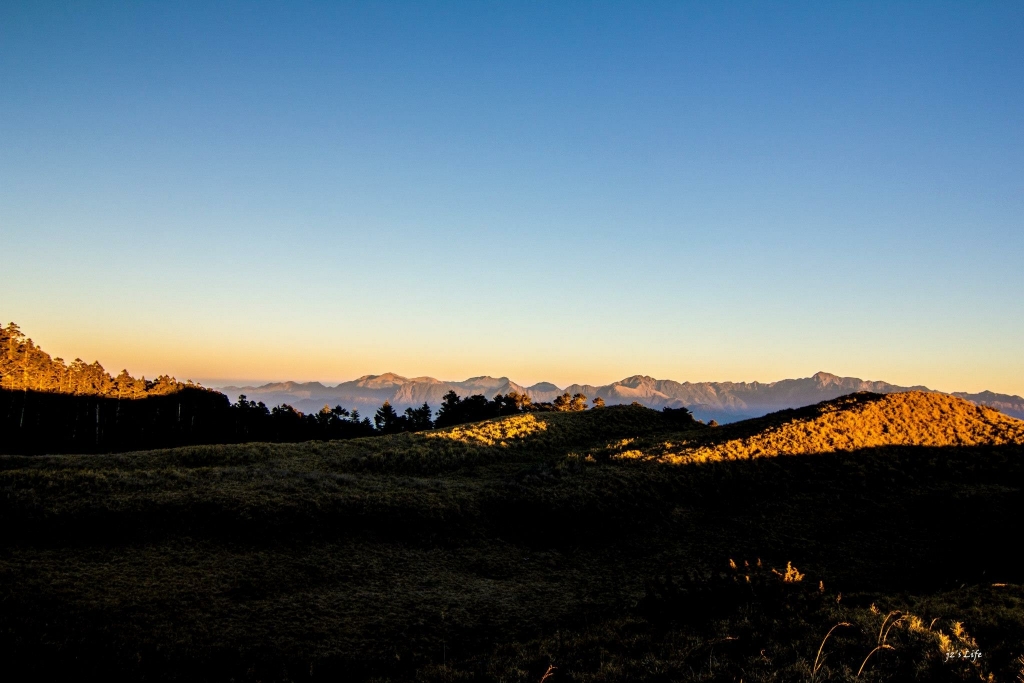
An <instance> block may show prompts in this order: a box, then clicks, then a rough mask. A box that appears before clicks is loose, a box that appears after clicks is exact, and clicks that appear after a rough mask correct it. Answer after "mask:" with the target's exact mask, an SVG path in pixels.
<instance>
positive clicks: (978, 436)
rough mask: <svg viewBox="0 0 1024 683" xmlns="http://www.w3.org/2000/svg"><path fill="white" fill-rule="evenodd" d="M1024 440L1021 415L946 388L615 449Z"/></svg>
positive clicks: (827, 449) (705, 458)
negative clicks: (703, 436)
mask: <svg viewBox="0 0 1024 683" xmlns="http://www.w3.org/2000/svg"><path fill="white" fill-rule="evenodd" d="M1005 444H1024V421H1021V420H1017V419H1015V418H1012V417H1008V416H1006V415H1004V414H1003V413H1000V412H998V411H996V410H992V409H991V408H986V407H983V406H977V405H974V404H973V403H970V402H968V401H965V400H963V399H960V398H955V397H953V396H947V395H945V394H932V393H925V392H919V391H912V392H907V393H900V394H888V395H885V396H879V397H878V398H877V399H875V400H867V401H865V400H863V398H862V397H857V396H856V395H854V396H849V397H843V398H840V399H836V400H834V401H829V402H828V403H824V404H821V405H820V406H819V412H817V414H814V415H812V416H810V417H804V418H797V419H794V420H791V421H789V422H785V423H782V424H779V425H775V426H771V427H769V428H767V429H765V430H763V431H760V432H758V433H756V434H753V435H751V436H746V437H742V438H734V439H730V440H727V441H721V442H708V441H706V440H700V441H691V442H687V441H683V442H681V443H677V444H671V443H665V444H660V445H659V446H657V447H654V448H650V449H647V450H645V451H639V450H636V449H635V448H634V449H632V450H627V451H624V452H620V453H618V454H616V455H615V456H613V457H615V458H617V459H623V460H638V459H639V460H656V461H659V462H665V463H672V464H685V463H696V462H717V461H722V460H746V459H749V458H767V457H774V456H778V455H804V454H813V453H833V452H836V451H853V450H858V449H862V448H876V447H881V446H981V445H985V446H991V445H1005Z"/></svg>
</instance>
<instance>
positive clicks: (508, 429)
mask: <svg viewBox="0 0 1024 683" xmlns="http://www.w3.org/2000/svg"><path fill="white" fill-rule="evenodd" d="M547 428H548V425H547V423H546V422H543V421H541V420H538V419H537V418H536V417H535V416H534V415H532V414H530V413H527V414H525V415H514V416H512V417H506V418H501V419H497V420H488V421H487V422H477V423H473V424H468V425H459V426H457V427H452V428H451V429H446V430H444V431H439V432H431V433H427V434H424V436H425V437H426V438H428V439H449V440H451V441H459V442H461V443H468V444H474V445H477V446H494V445H501V446H503V445H505V444H507V443H508V442H509V441H512V440H515V439H522V438H524V437H527V436H530V435H532V434H536V433H538V432H543V431H544V430H546V429H547Z"/></svg>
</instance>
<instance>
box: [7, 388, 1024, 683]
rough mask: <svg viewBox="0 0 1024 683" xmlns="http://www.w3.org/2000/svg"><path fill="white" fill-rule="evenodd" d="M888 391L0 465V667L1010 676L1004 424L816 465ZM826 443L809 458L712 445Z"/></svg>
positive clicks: (503, 677)
mask: <svg viewBox="0 0 1024 683" xmlns="http://www.w3.org/2000/svg"><path fill="white" fill-rule="evenodd" d="M880 400H882V399H881V397H872V396H863V397H856V398H854V399H851V400H849V401H848V402H847V403H845V404H836V405H835V406H833V407H831V408H830V407H828V406H825V407H821V406H819V407H817V408H811V409H807V410H803V411H786V412H785V413H782V414H778V415H773V416H768V417H767V418H763V419H761V420H755V421H748V422H746V423H738V424H736V425H730V426H727V427H705V426H703V425H700V424H698V423H695V422H693V421H692V420H684V419H682V418H681V416H680V415H674V414H667V413H659V412H655V411H652V410H648V409H645V408H640V407H629V406H622V407H611V408H604V409H601V410H588V411H586V412H576V413H557V412H553V413H522V414H516V415H512V416H509V417H504V418H497V419H494V420H491V421H489V422H483V423H475V424H469V425H462V426H455V427H451V428H448V429H444V430H434V431H430V432H424V433H418V434H412V433H403V434H397V435H389V436H376V437H370V438H360V439H351V440H347V441H332V442H309V443H304V444H268V443H248V444H241V445H221V446H192V447H185V448H177V449H173V450H163V451H149V452H141V453H124V454H111V455H91V456H70V455H69V456H42V457H39V456H37V457H17V456H6V457H3V458H0V519H2V520H3V524H2V525H0V657H2V658H3V661H4V662H5V665H4V666H5V668H7V669H8V670H11V671H15V670H17V671H22V672H24V674H23V675H24V677H25V678H26V679H32V678H38V679H40V680H47V679H54V678H58V677H61V678H70V677H72V676H74V677H75V678H79V677H82V676H83V675H89V674H99V675H102V676H104V678H105V679H106V680H218V681H220V680H225V681H226V680H236V681H257V680H260V681H276V680H294V681H304V680H331V681H337V680H375V681H524V682H525V681H540V680H541V679H542V677H543V676H545V674H547V675H548V678H547V682H548V683H558V682H561V681H567V682H568V681H595V682H596V681H678V680H693V681H712V680H714V681H719V680H722V681H740V680H743V681H747V682H750V681H854V680H858V681H909V680H927V681H983V680H990V679H989V677H990V676H993V677H994V678H993V679H992V680H1000V681H1015V680H1016V677H1017V676H1018V674H1019V673H1020V670H1021V662H1020V660H1019V657H1020V656H1021V655H1024V588H1022V583H1024V568H1022V565H1021V563H1020V561H1019V559H1018V555H1019V548H1020V543H1021V538H1024V498H1022V496H1021V485H1022V482H1024V468H1022V461H1021V456H1022V455H1024V447H1022V446H1021V445H1020V443H1019V441H1017V440H1016V439H1017V438H1018V437H1017V436H1014V434H1017V432H1013V429H1015V427H1014V425H1010V427H1009V428H1008V429H1010V431H1009V432H1007V431H1006V429H1007V428H1006V425H1005V424H1003V423H998V424H997V423H996V422H994V421H993V422H992V423H991V424H989V423H987V422H985V420H987V419H989V418H990V417H991V416H989V417H986V414H982V413H978V414H977V415H974V414H973V413H972V414H971V415H974V416H973V417H971V415H968V416H967V417H963V416H960V417H958V418H957V420H959V422H956V425H957V427H956V430H954V432H955V434H954V436H955V439H957V440H958V441H957V443H962V444H968V445H953V443H949V444H945V445H933V446H913V445H902V446H881V447H870V448H859V449H857V450H851V451H843V452H828V449H829V446H828V443H829V441H830V439H833V437H832V436H829V435H828V434H827V433H825V432H822V430H825V429H827V425H828V424H838V425H842V421H841V419H842V417H843V416H844V415H846V414H847V411H849V410H853V409H860V408H863V407H864V406H866V405H869V404H872V402H877V401H880ZM954 400H955V399H954ZM872 405H873V404H872ZM869 407H870V406H869ZM829 410H832V412H831V413H829V412H828V411H829ZM944 410H945V408H942V407H936V408H935V413H934V416H933V415H929V416H928V417H927V418H926V420H934V421H935V422H936V423H940V422H943V421H945V422H949V421H950V420H951V419H953V418H951V417H950V415H949V414H948V412H943V411H944ZM865 414H867V413H865ZM965 415H966V414H965ZM961 418H963V419H961ZM968 418H970V419H971V420H974V422H975V423H977V424H974V423H971V422H970V421H969V420H968ZM900 419H903V420H904V421H903V423H900V424H905V423H906V420H905V419H904V418H900ZM992 419H993V420H994V419H995V418H992ZM897 422H898V421H895V420H894V421H893V422H892V425H896V424H897ZM780 425H781V426H780ZM821 425H826V426H825V427H822V426H821ZM963 425H967V427H964V426H963ZM971 425H973V427H972V426H971ZM881 426H882V427H885V429H884V430H883V429H881V428H879V430H878V431H879V433H885V434H890V433H895V432H897V431H898V430H897V429H895V427H892V426H891V425H890V423H888V422H887V423H885V424H884V425H881ZM868 427H871V426H870V425H869V426H868ZM997 428H998V429H1003V432H999V433H1000V434H1004V433H1005V434H1010V437H1007V438H1004V439H1002V445H979V444H981V443H982V441H981V440H982V439H990V440H992V441H993V442H995V441H998V439H994V438H991V434H994V433H996V432H994V431H993V430H997ZM814 429H817V430H818V431H819V433H818V434H817V435H816V438H817V441H816V443H817V442H820V443H821V444H823V445H822V446H821V448H818V451H817V452H813V453H808V454H806V455H789V456H779V457H757V455H756V454H755V455H753V456H751V457H746V456H743V455H742V454H741V455H736V456H734V457H730V459H723V460H717V459H716V458H715V457H713V455H714V454H715V453H718V452H719V451H718V450H716V449H721V452H730V453H734V452H735V453H741V450H740V447H739V446H736V445H735V444H747V445H748V446H749V445H750V444H755V445H756V444H762V442H763V443H768V439H767V437H762V436H761V435H764V434H769V435H771V434H782V435H783V437H784V439H783V437H779V439H783V441H779V443H784V444H789V445H788V446H786V447H787V448H796V447H797V446H799V444H798V443H797V442H795V441H793V439H794V438H796V437H794V436H793V434H798V433H802V432H803V431H807V432H810V431H812V430H814ZM872 429H873V427H872V428H866V431H865V434H866V435H868V436H865V437H864V438H865V439H868V438H869V437H870V438H874V437H871V436H870V435H871V434H873V433H874V432H873V431H872ZM970 429H973V430H974V431H973V432H971V431H970ZM786 430H788V431H786ZM965 430H966V431H965ZM965 434H967V435H968V436H965ZM969 434H975V435H980V436H977V438H974V437H970V436H969ZM985 435H989V436H985ZM754 437H756V439H762V441H757V440H756V439H755V438H754ZM787 439H788V440H787ZM953 440H954V437H950V441H951V442H952V441H953ZM728 444H733V445H731V446H727V445H728ZM794 444H796V446H794ZM756 447H757V448H762V446H761V445H757V446H756ZM730 449H731V450H730ZM680 453H682V454H683V455H680ZM708 453H711V454H712V455H711V456H709V455H707V454H708ZM686 454H691V455H686ZM694 454H695V455H694ZM673 463H675V464H673ZM858 674H859V675H858Z"/></svg>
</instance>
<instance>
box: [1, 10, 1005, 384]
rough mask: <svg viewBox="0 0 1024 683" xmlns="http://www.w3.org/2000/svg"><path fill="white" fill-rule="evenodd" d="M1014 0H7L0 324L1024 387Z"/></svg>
mask: <svg viewBox="0 0 1024 683" xmlns="http://www.w3.org/2000/svg"><path fill="white" fill-rule="evenodd" d="M1022 83H1024V4H1022V3H1020V2H1016V1H1014V2H1006V3H986V2H979V3H942V2H922V3H907V2H897V3H878V4H873V3H861V2H858V3H811V2H808V3H785V4H782V3H779V4H767V3H756V4H740V3H676V2H671V3H534V2H528V3H482V2H466V3H454V2H453V3H416V4H414V3H376V2H375V3H300V2H296V3H277V4H262V3H255V2H239V3H199V2H196V3H148V2H131V3H123V4H115V3H42V2H40V3H3V4H2V5H0V264H2V274H0V318H2V319H3V321H4V322H6V321H8V320H14V321H16V322H18V323H19V324H20V325H21V326H22V328H23V329H24V330H25V332H26V333H28V334H29V335H30V336H32V337H33V338H34V339H35V340H36V341H37V342H38V343H40V344H41V345H43V347H44V348H46V349H47V350H50V351H51V353H53V354H55V355H60V356H63V357H64V358H66V359H67V360H71V359H72V358H74V357H75V356H81V357H83V358H84V359H86V360H89V361H91V360H93V359H98V360H99V361H100V362H101V363H103V364H104V366H106V367H107V368H108V369H109V370H113V371H117V370H119V369H120V368H122V367H127V368H128V369H129V370H130V371H131V372H133V373H135V374H145V375H147V376H150V377H152V376H154V375H156V374H160V373H165V372H166V373H170V374H173V375H175V376H177V377H178V378H179V379H184V378H193V379H197V380H201V381H205V382H208V383H214V384H215V383H218V382H221V381H227V380H231V381H238V380H249V381H252V380H271V379H278V380H283V379H296V380H309V379H318V380H323V381H331V382H336V381H340V380H346V379H351V378H353V377H356V376H358V375H362V374H367V373H380V372H384V371H394V372H398V373H401V374H405V375H408V376H415V375H424V374H429V375H432V376H435V377H441V378H445V379H463V378H465V377H468V376H471V375H480V374H492V375H507V376H510V377H512V378H513V379H514V380H516V381H518V382H520V383H531V382H535V381H539V380H548V381H553V382H556V383H560V384H563V385H564V384H567V383H570V382H591V383H605V382H609V381H613V380H617V379H620V378H622V377H623V376H626V375H630V374H635V373H644V374H650V375H654V376H656V377H662V378H672V379H677V380H680V381H682V380H692V381H698V380H755V379H756V380H762V381H768V380H774V379H780V378H783V377H800V376H808V375H810V374H811V373H813V372H815V371H818V370H827V371H829V372H833V373H837V374H842V375H854V376H859V377H863V378H868V379H884V380H887V381H890V382H896V383H902V384H911V383H922V384H927V385H929V386H932V387H933V388H938V389H946V390H967V391H978V390H982V389H992V390H995V391H1001V392H1008V393H1017V394H1024V355H1022V354H1021V348H1022V345H1021V340H1022V335H1024V304H1022V296H1021V294H1022V292H1024V268H1022V267H1021V256H1022V255H1024V88H1022Z"/></svg>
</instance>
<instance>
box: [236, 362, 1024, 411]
mask: <svg viewBox="0 0 1024 683" xmlns="http://www.w3.org/2000/svg"><path fill="white" fill-rule="evenodd" d="M216 388H217V389H218V390H219V391H222V392H224V393H225V394H227V395H228V396H229V397H230V398H231V400H232V401H235V400H237V398H238V396H239V395H240V394H245V396H247V397H248V398H249V399H250V400H254V401H262V402H263V403H265V404H267V405H268V406H275V405H279V404H281V403H287V404H289V405H291V406H293V407H295V408H296V409H298V410H301V411H303V412H315V411H318V410H320V409H321V408H323V407H324V406H325V405H327V406H331V407H333V406H335V405H341V406H344V407H345V408H348V409H350V410H351V409H357V410H359V411H361V412H363V413H364V414H366V415H371V414H372V412H373V411H375V410H376V409H377V408H379V407H380V405H381V404H382V403H383V402H384V401H388V402H390V403H391V405H392V406H394V407H395V408H397V409H398V410H400V411H401V410H404V409H405V408H407V407H416V406H419V405H422V404H423V403H424V402H426V403H429V404H430V405H431V406H432V407H434V408H435V409H436V408H437V407H438V406H440V404H441V398H442V397H443V396H444V395H445V394H446V393H448V392H449V391H454V392H455V393H457V394H458V395H459V396H462V397H466V396H471V395H473V394H483V395H484V396H486V397H487V398H492V397H493V396H494V395H495V394H507V393H509V392H511V391H517V392H519V393H524V394H527V395H528V396H529V397H530V398H531V399H532V400H533V401H534V402H535V403H539V402H545V401H551V400H553V399H554V398H555V397H556V396H559V395H561V394H562V393H563V392H569V393H570V394H576V393H581V394H584V395H586V396H587V398H588V399H590V400H593V399H594V398H597V397H600V398H602V399H604V401H605V403H606V404H608V405H616V404H621V403H633V402H634V401H636V402H637V403H640V404H642V405H645V406H648V407H650V408H664V407H670V408H678V407H682V406H685V407H687V408H689V409H690V410H691V411H693V413H694V415H695V416H696V417H697V418H698V419H701V420H705V421H706V420H717V421H718V422H722V423H725V422H735V421H737V420H743V419H746V418H750V417H759V416H761V415H765V414H767V413H771V412H774V411H776V410H783V409H785V408H799V407H801V406H806V405H811V404H814V403H818V402H820V401H828V400H831V399H833V398H837V397H839V396H843V395H845V394H851V393H854V392H857V391H871V392H875V393H879V394H891V393H896V392H900V391H931V390H930V389H928V388H927V387H923V386H913V387H902V386H897V385H895V384H889V383H888V382H871V381H865V380H862V379H857V378H855V377H838V376H836V375H832V374H829V373H827V372H819V373H817V374H816V375H814V376H813V377H806V378H803V379H784V380H779V381H778V382H676V381H674V380H670V379H654V378H653V377H648V376H646V375H634V376H632V377H627V378H625V379H623V380H620V381H618V382H613V383H612V384H606V385H603V386H593V385H590V384H572V385H570V386H568V387H565V388H559V387H557V386H555V385H554V384H551V383H550V382H540V383H539V384H534V385H533V386H529V387H524V386H521V385H519V384H516V383H515V382H513V381H512V380H510V379H509V378H508V377H487V376H484V377H471V378H470V379H467V380H465V381H462V382H446V381H442V380H438V379H434V378H433V377H413V378H407V377H402V376H400V375H396V374H394V373H390V372H389V373H385V374H383V375H365V376H363V377H360V378H359V379H355V380H352V381H350V382H342V383H341V384H338V385H337V386H333V387H332V386H326V385H324V384H321V383H320V382H276V383H271V384H264V385H262V386H245V387H236V386H226V387H216ZM935 393H941V392H935ZM952 395H953V396H958V397H960V398H963V399H966V400H968V401H971V402H973V403H977V404H980V405H985V406H989V407H992V408H995V409H997V410H1000V411H1002V412H1003V413H1005V414H1007V415H1011V416H1013V417H1017V418H1021V419H1024V398H1021V397H1020V396H1010V395H1007V394H996V393H993V392H991V391H983V392H981V393H978V394H969V393H966V392H954V393H953V394H952Z"/></svg>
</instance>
